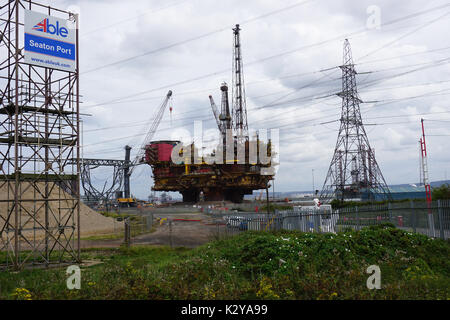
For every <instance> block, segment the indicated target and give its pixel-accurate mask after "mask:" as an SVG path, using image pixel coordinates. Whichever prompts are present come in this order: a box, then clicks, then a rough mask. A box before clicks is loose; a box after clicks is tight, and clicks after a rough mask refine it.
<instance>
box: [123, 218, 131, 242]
mask: <svg viewBox="0 0 450 320" xmlns="http://www.w3.org/2000/svg"><path fill="white" fill-rule="evenodd" d="M124 228H125V239H124V240H125V246H126V247H129V246H130V240H131V234H130V233H131V232H130V231H131V228H130V217H127V218H125V220H124Z"/></svg>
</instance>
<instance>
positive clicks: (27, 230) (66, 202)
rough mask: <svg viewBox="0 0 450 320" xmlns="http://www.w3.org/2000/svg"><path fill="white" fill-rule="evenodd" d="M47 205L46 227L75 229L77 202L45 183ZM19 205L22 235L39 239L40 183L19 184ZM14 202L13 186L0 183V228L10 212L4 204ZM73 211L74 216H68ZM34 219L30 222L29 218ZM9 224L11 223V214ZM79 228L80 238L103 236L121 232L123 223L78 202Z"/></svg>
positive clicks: (41, 219)
mask: <svg viewBox="0 0 450 320" xmlns="http://www.w3.org/2000/svg"><path fill="white" fill-rule="evenodd" d="M47 188H48V193H49V206H48V209H47V210H48V224H49V228H50V229H52V228H54V229H55V230H56V229H57V228H58V227H61V226H69V227H72V226H75V227H76V226H77V219H76V210H77V209H76V205H77V202H76V201H75V200H74V199H73V197H71V196H70V195H69V194H68V193H67V192H65V191H64V190H62V189H61V188H60V187H59V186H58V185H57V184H56V183H49V184H48V186H47ZM20 193H21V195H22V196H21V198H22V200H23V201H22V205H21V207H19V211H20V214H19V220H20V224H21V226H22V230H23V231H22V233H23V234H24V235H25V236H26V235H30V234H35V235H36V237H37V238H40V237H42V236H43V234H44V232H43V231H42V230H40V229H41V228H42V227H43V226H44V225H45V211H46V208H45V205H44V201H42V200H43V199H44V195H45V184H44V183H40V184H38V185H37V187H36V188H35V187H33V185H32V184H30V183H27V182H23V183H22V185H21V192H20ZM13 199H14V183H10V184H9V186H8V182H0V229H1V228H2V227H3V225H4V224H5V219H6V218H7V216H8V212H9V211H11V210H14V209H13V202H4V201H5V200H13ZM72 212H75V214H71V213H72ZM34 215H35V216H36V219H33V218H32V217H31V216H34ZM10 219H11V221H10V223H12V224H13V223H14V211H13V214H12V215H11V218H10ZM80 228H81V236H87V235H96V234H107V233H113V232H118V231H120V230H122V229H123V222H118V221H115V219H113V218H109V217H105V216H103V215H101V214H100V213H97V212H96V211H94V210H92V209H91V208H89V207H88V206H86V205H85V204H83V203H82V202H80Z"/></svg>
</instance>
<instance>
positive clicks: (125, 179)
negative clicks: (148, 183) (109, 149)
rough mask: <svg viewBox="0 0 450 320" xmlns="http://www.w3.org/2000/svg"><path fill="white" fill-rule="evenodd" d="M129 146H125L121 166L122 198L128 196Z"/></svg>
mask: <svg viewBox="0 0 450 320" xmlns="http://www.w3.org/2000/svg"><path fill="white" fill-rule="evenodd" d="M130 151H131V147H130V146H125V165H124V167H123V189H124V190H123V191H124V192H123V193H124V198H127V199H128V198H130V193H131V192H130V175H131V174H130V165H131V162H130Z"/></svg>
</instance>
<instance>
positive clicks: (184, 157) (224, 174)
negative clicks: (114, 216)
mask: <svg viewBox="0 0 450 320" xmlns="http://www.w3.org/2000/svg"><path fill="white" fill-rule="evenodd" d="M240 30H241V29H240V27H239V25H236V27H235V28H233V37H234V38H233V39H234V41H233V66H232V100H231V101H232V107H231V112H230V102H229V98H228V86H227V84H226V83H222V84H221V86H220V91H221V108H220V113H219V109H218V108H217V106H216V105H215V102H214V99H213V98H212V96H209V99H210V104H211V108H212V112H213V114H214V117H215V119H216V122H217V126H218V129H219V132H220V139H218V141H217V145H216V148H215V149H214V150H212V151H211V153H210V154H203V150H202V147H201V146H198V145H196V144H195V143H194V142H192V143H190V144H187V145H183V144H182V143H181V142H180V141H152V142H150V143H149V144H147V145H146V146H145V162H146V163H147V164H149V165H150V166H151V167H152V172H153V179H154V186H153V187H152V190H155V191H178V192H180V193H181V194H182V196H183V201H185V202H197V201H199V200H200V199H201V198H203V199H204V200H206V201H224V200H228V201H233V202H242V201H243V198H244V195H245V194H251V193H252V192H253V190H258V189H267V188H268V187H269V181H270V180H272V179H273V176H274V172H275V171H274V168H273V166H274V165H275V163H274V161H273V157H274V152H273V151H272V142H271V139H267V141H262V140H260V137H259V134H256V135H255V136H254V137H252V138H250V137H249V131H248V123H247V108H246V102H245V88H244V76H243V61H242V51H241V42H240ZM174 155H175V156H176V158H178V160H174V158H173V156H174ZM212 159H214V160H212ZM201 195H203V196H202V197H201Z"/></svg>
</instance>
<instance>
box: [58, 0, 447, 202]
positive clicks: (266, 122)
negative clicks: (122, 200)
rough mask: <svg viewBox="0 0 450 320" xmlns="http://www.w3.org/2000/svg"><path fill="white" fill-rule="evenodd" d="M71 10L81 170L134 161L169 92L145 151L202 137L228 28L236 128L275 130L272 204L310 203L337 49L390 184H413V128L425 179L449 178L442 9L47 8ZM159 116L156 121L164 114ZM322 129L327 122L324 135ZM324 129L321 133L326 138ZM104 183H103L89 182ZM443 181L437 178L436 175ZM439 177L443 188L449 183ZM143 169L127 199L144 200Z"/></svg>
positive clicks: (325, 146)
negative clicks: (243, 105) (280, 199)
mask: <svg viewBox="0 0 450 320" xmlns="http://www.w3.org/2000/svg"><path fill="white" fill-rule="evenodd" d="M51 3H52V5H54V6H56V7H60V8H70V9H72V10H73V9H76V8H77V10H79V12H80V14H81V23H80V35H81V38H80V41H81V42H80V59H81V92H82V95H83V98H82V100H83V107H82V112H83V113H86V114H90V115H91V116H85V117H84V125H83V128H84V138H83V145H84V156H85V157H90V158H94V157H95V158H109V159H120V158H123V154H124V149H123V148H124V146H125V145H127V144H128V145H130V146H132V147H133V148H134V149H133V153H132V155H134V154H135V152H137V150H138V149H139V147H140V145H141V143H142V139H143V137H144V135H145V133H146V131H147V130H148V128H149V123H151V119H152V117H153V116H154V114H155V112H156V110H157V108H158V107H159V105H160V104H161V102H162V100H163V98H164V96H165V95H166V93H167V91H168V90H169V89H170V90H172V91H173V100H172V103H171V106H172V107H173V112H172V114H171V115H170V113H169V112H166V114H165V115H164V117H163V120H162V122H161V124H160V126H159V129H158V131H157V133H156V135H155V136H154V139H155V140H156V139H170V138H173V134H174V132H176V130H177V129H179V128H186V129H188V130H189V131H193V121H194V120H202V121H203V127H204V128H214V127H215V121H214V118H213V116H212V113H211V108H210V105H209V101H208V95H209V94H212V95H213V97H214V98H215V100H216V103H220V90H219V86H220V84H221V82H223V81H226V82H227V83H229V84H230V85H231V61H232V41H233V38H232V30H231V29H232V27H233V26H234V25H235V24H237V23H239V24H240V25H241V28H242V31H241V39H242V52H243V61H244V74H245V84H246V94H247V109H248V123H249V127H250V128H252V129H264V128H279V129H280V145H281V146H280V167H279V170H278V173H277V175H276V182H275V187H276V191H292V190H311V189H312V170H314V180H315V187H316V188H318V189H320V188H321V187H322V184H323V182H324V179H325V175H326V171H327V169H328V166H329V163H330V161H331V157H332V154H333V150H334V146H335V144H336V138H337V133H338V132H337V130H338V127H339V122H337V121H335V120H337V119H339V116H340V107H341V99H340V98H339V97H337V96H336V95H333V94H334V93H337V92H339V91H340V89H341V81H340V78H339V77H340V75H341V73H340V69H339V68H337V66H339V65H340V64H342V54H343V53H342V50H343V41H344V39H345V38H348V39H349V41H350V43H351V46H352V51H353V58H354V62H355V64H356V70H357V71H358V73H359V75H358V76H357V81H358V85H359V93H360V96H361V99H362V100H363V101H364V103H362V104H361V114H362V117H363V121H364V123H365V124H366V131H367V133H368V136H369V141H370V144H371V146H372V148H374V149H375V153H376V158H377V161H378V163H379V165H380V167H381V170H382V172H383V174H384V177H385V179H386V181H387V183H388V184H399V183H414V182H418V180H419V145H418V140H419V138H420V134H421V127H420V119H421V118H424V119H426V120H425V128H426V132H427V134H428V135H429V137H428V138H427V144H428V155H429V160H428V164H429V171H430V179H431V180H432V181H435V180H443V179H445V178H448V177H450V170H449V169H450V168H449V166H448V163H449V157H450V156H449V152H448V149H449V147H450V129H449V124H450V105H449V103H448V97H449V95H450V41H449V40H448V35H447V32H448V30H450V3H448V2H446V1H443V0H430V1H418V0H401V1H400V0H399V1H389V0H383V1H377V0H370V1H365V0H362V1H361V0H358V1H356V0H337V1H326V0H309V1H304V0H303V1H296V0H283V1H273V0H247V1H238V0H227V1H213V0H132V1H118V0H117V1H116V0H108V1H106V0H105V1H99V0H97V1H87V0H85V1H62V0H61V1H53V0H52V1H51ZM167 111H168V110H167ZM333 121H334V122H333ZM324 123H325V124H324ZM97 170H98V171H97V175H96V178H97V179H98V181H102V178H103V177H104V175H105V174H106V173H105V172H106V171H105V170H107V169H97ZM447 171H448V172H447ZM447 175H448V176H447ZM151 185H152V180H151V169H150V167H149V166H140V167H138V168H137V169H136V170H135V171H134V174H133V177H132V192H133V194H134V195H135V196H138V197H141V198H145V197H147V196H148V195H149V193H150V187H151Z"/></svg>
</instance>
